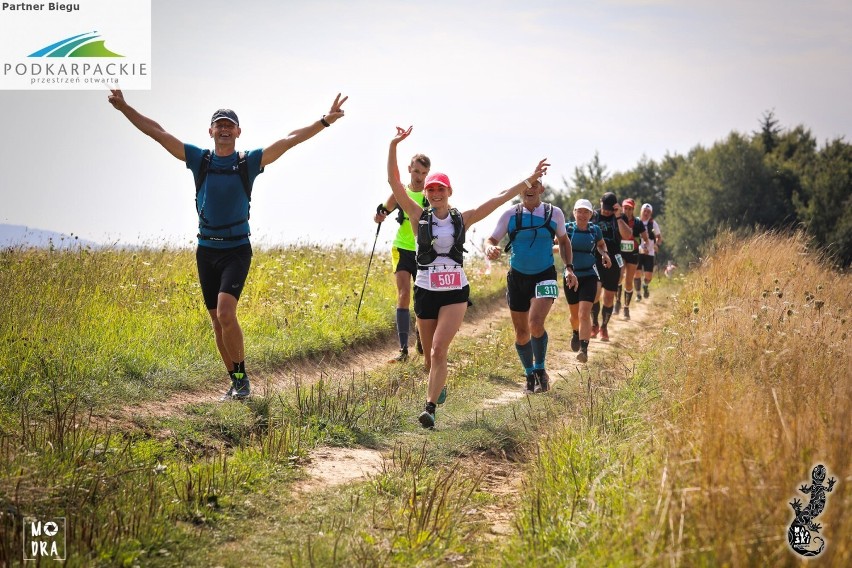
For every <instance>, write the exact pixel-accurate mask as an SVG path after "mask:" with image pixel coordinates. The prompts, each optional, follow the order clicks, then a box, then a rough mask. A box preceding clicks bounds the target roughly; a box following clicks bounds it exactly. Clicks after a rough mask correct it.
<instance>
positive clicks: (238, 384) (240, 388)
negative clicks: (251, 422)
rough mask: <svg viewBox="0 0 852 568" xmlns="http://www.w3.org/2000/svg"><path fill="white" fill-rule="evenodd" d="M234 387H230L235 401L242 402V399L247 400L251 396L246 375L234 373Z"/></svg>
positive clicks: (249, 384)
mask: <svg viewBox="0 0 852 568" xmlns="http://www.w3.org/2000/svg"><path fill="white" fill-rule="evenodd" d="M234 378H235V379H236V380H235V381H234V386H233V387H231V388H233V389H234V395H233V396H234V398H235V399H236V400H242V399H244V398H248V396H249V395H250V394H251V383H250V382H249V378H248V375H246V374H245V373H234Z"/></svg>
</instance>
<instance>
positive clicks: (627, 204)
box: [615, 197, 648, 320]
mask: <svg viewBox="0 0 852 568" xmlns="http://www.w3.org/2000/svg"><path fill="white" fill-rule="evenodd" d="M635 208H636V202H635V201H633V200H632V199H630V198H629V197H628V198H627V199H625V200H624V201H622V202H621V210H622V211H623V212H624V213H623V214H622V216H621V218H622V219H623V220H624V222H625V223H627V226H628V227H629V228H630V230H631V232H632V233H633V235H632V237H631V238H629V239H621V258H622V259H624V266H622V267H621V281H623V282H624V316H623V317H624V319H626V320H629V319H630V300H631V299H632V298H633V278H634V276H635V275H636V267H637V265H638V264H639V246H640V243H644V244H646V245H647V243H648V233H647V231H646V230H645V225H644V224H643V223H642V221H641V220H640V219H639V218H638V217H634V216H633V211H634V210H635ZM636 296H637V298H638V297H639V288H638V286H637V288H636ZM620 307H621V284H619V285H618V292H617V296H616V301H615V313H618V312H619V308H620Z"/></svg>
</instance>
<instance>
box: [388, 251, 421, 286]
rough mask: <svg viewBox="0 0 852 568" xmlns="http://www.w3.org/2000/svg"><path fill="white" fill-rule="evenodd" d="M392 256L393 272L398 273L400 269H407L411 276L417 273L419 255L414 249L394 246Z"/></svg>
mask: <svg viewBox="0 0 852 568" xmlns="http://www.w3.org/2000/svg"><path fill="white" fill-rule="evenodd" d="M391 258H393V273H394V274H396V273H397V272H399V271H400V270H405V271H406V272H408V273H409V274H411V277H412V278H414V277H415V276H416V275H417V256H416V255H415V254H414V251H413V250H406V249H401V248H399V247H393V248H392V249H391Z"/></svg>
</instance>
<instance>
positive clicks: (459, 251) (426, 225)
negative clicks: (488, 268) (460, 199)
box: [417, 207, 467, 266]
mask: <svg viewBox="0 0 852 568" xmlns="http://www.w3.org/2000/svg"><path fill="white" fill-rule="evenodd" d="M432 211H433V209H432V208H431V207H429V208H428V209H424V210H423V213H422V214H421V215H420V222H419V223H418V225H417V264H418V265H419V266H426V265H427V264H430V263H432V262H434V261H435V259H436V258H438V256H447V257H449V258H451V259H452V260H454V261H456V262H457V263H459V264H460V265H461V264H464V253H466V252H467V250H465V248H464V233H465V229H464V219H463V218H462V214H461V213H460V212H459V210H458V209H456V208H455V207H453V208H451V209H450V217H451V218H452V221H453V237H454V239H455V241H454V242H453V246H452V248H451V249H450V252H448V253H447V254H441V255H439V254H438V253H437V252H436V251H435V237H434V236H433V235H432V217H433V214H432Z"/></svg>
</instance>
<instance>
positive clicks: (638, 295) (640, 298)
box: [636, 292, 642, 302]
mask: <svg viewBox="0 0 852 568" xmlns="http://www.w3.org/2000/svg"><path fill="white" fill-rule="evenodd" d="M636 301H637V302H641V301H642V294H640V293H639V292H636Z"/></svg>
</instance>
